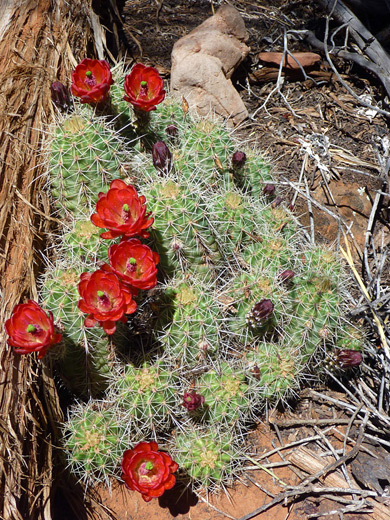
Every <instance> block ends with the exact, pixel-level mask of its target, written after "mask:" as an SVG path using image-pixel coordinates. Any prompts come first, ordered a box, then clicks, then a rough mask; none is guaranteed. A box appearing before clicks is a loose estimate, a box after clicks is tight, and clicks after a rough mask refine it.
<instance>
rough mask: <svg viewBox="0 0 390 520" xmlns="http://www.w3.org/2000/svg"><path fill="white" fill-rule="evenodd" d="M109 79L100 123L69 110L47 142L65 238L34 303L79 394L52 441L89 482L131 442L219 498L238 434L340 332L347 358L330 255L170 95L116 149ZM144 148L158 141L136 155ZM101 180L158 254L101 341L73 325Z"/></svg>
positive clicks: (101, 253)
mask: <svg viewBox="0 0 390 520" xmlns="http://www.w3.org/2000/svg"><path fill="white" fill-rule="evenodd" d="M114 72H115V71H114ZM116 72H117V74H116V75H117V77H118V78H120V77H121V74H120V71H119V69H117V70H116ZM120 85H121V83H120V79H118V80H117V82H116V83H115V86H113V88H112V91H111V93H112V95H111V107H112V109H113V113H114V114H115V115H116V118H114V120H113V121H111V122H110V121H109V120H108V119H107V118H103V117H97V116H96V115H95V114H94V112H93V111H92V110H91V109H90V108H86V107H77V106H76V109H75V112H74V113H72V114H68V115H67V116H66V117H64V118H63V119H62V120H61V121H59V122H58V125H57V127H56V129H55V130H54V131H53V135H52V139H51V140H50V144H49V146H48V148H49V160H48V163H49V180H50V185H51V189H52V193H53V199H54V200H55V201H58V203H56V204H57V210H58V212H59V213H60V214H61V215H63V216H64V217H65V223H66V228H64V231H63V233H62V236H61V237H60V243H59V244H58V250H59V256H60V257H61V258H59V260H58V263H57V264H56V265H54V266H53V267H52V268H48V269H47V271H46V274H45V276H44V278H43V280H42V284H41V286H42V288H41V300H42V302H43V304H44V306H45V307H46V308H47V309H50V310H51V311H52V312H53V314H54V317H55V319H56V323H57V325H59V326H60V327H61V329H62V331H63V335H64V337H65V349H64V350H65V352H64V353H63V354H62V357H61V358H60V359H59V360H58V370H59V371H60V372H61V373H62V376H63V379H64V381H65V382H69V384H70V385H71V389H72V390H73V391H74V392H75V393H78V394H79V396H82V397H85V396H88V397H89V398H90V399H89V400H88V402H87V403H82V402H81V401H80V402H79V403H78V404H77V405H75V406H74V407H73V408H71V409H70V411H69V419H68V421H67V423H66V424H65V425H64V435H65V442H64V447H65V450H66V453H67V455H68V460H69V465H70V467H71V468H72V470H73V471H74V472H75V473H76V474H77V475H78V476H79V477H80V479H81V480H83V481H85V482H87V483H89V482H93V481H94V480H107V479H108V478H110V477H111V476H113V475H116V476H119V473H118V471H119V464H120V451H121V450H123V449H126V447H127V448H128V447H130V446H132V445H133V444H134V440H135V439H138V440H148V439H153V440H157V441H158V442H159V443H163V444H164V445H165V446H168V447H169V450H170V453H171V454H172V456H173V457H174V458H175V460H176V461H177V463H178V464H179V467H180V471H181V472H182V474H185V475H187V477H188V478H189V479H190V480H191V481H192V482H193V485H194V487H195V488H199V487H207V488H212V489H214V488H219V487H220V486H223V485H225V484H227V483H229V482H230V480H231V478H232V475H233V474H234V473H235V472H236V471H237V468H238V467H239V465H240V462H241V461H242V459H243V454H242V437H241V436H242V434H243V433H245V431H246V429H247V428H248V427H249V426H250V425H251V424H253V422H254V420H255V419H256V418H258V417H259V414H261V412H262V410H263V409H264V405H265V403H266V401H267V400H269V401H272V402H277V401H280V400H286V399H287V398H288V396H290V395H292V394H293V393H294V391H295V390H297V389H298V388H299V384H300V381H301V380H302V379H303V377H304V375H305V374H308V373H310V367H311V366H312V365H313V360H314V363H315V364H316V363H318V362H320V360H321V358H323V357H324V353H325V352H326V350H329V349H332V348H334V347H335V346H336V345H337V346H338V347H339V348H345V345H346V344H347V343H348V341H349V339H348V338H349V337H351V338H352V339H351V342H353V348H354V349H359V348H361V346H362V339H361V336H359V333H358V331H357V330H355V329H354V330H353V331H352V332H351V333H349V332H348V331H347V328H346V323H345V321H344V319H343V318H342V315H343V299H344V297H343V294H344V292H343V291H344V289H345V285H346V276H345V274H344V271H343V268H342V264H341V262H340V260H339V259H338V258H337V256H336V255H335V254H334V253H333V252H332V251H330V250H328V249H326V248H322V247H315V248H314V247H312V246H310V245H309V244H308V243H307V242H306V240H305V238H304V235H303V233H302V232H301V231H300V229H299V225H298V223H297V221H296V219H295V217H294V215H293V213H292V212H291V210H290V209H289V208H288V204H287V203H286V202H285V201H284V200H282V197H281V196H276V195H277V194H276V193H275V183H274V182H273V180H272V177H271V173H270V166H269V165H268V164H267V163H266V161H265V160H264V158H263V157H262V156H261V154H260V153H259V152H258V151H257V150H249V149H247V148H245V146H243V145H242V143H240V142H239V141H238V140H237V138H236V137H235V135H234V134H233V133H232V131H231V130H229V129H228V128H227V127H226V126H225V125H224V124H223V123H221V122H220V121H218V120H214V119H213V118H209V119H206V118H200V117H198V116H197V115H195V114H193V113H192V112H191V111H187V109H183V106H182V104H181V102H178V101H176V100H174V99H173V98H171V97H167V99H166V100H165V101H164V102H163V103H162V104H160V105H159V106H158V108H157V110H156V111H155V112H153V113H152V114H151V116H150V122H149V126H148V129H147V132H146V133H145V134H144V135H143V136H142V137H141V138H140V140H139V141H138V142H136V141H134V140H130V139H128V136H129V135H130V134H131V133H132V132H133V133H135V131H136V128H135V126H134V121H135V119H136V117H135V115H134V113H133V111H132V109H130V108H129V107H128V105H127V104H126V103H125V102H123V100H122V97H121V96H120V95H119V93H118V92H119V91H118V88H119V87H120ZM119 123H120V125H122V128H121V127H118V124H119ZM115 125H116V128H115ZM120 125H119V126H120ZM153 140H154V141H155V142H156V141H159V142H160V143H161V141H164V142H165V144H164V143H163V144H160V145H159V147H158V148H155V149H153V153H151V151H150V148H151V143H152V142H153ZM164 146H165V148H167V149H168V151H169V153H168V152H167V151H166V149H165V148H164ZM237 150H241V152H240V153H239V154H237ZM130 171H131V175H130ZM117 178H122V179H124V180H125V181H126V182H127V183H128V184H132V185H134V186H135V187H136V189H137V191H138V192H139V193H140V194H142V196H144V197H145V198H146V205H147V210H148V211H151V212H152V215H153V218H154V223H153V226H152V227H151V228H150V229H148V234H149V235H150V236H148V237H147V235H145V237H146V238H145V237H143V242H144V243H145V244H147V245H148V246H150V248H151V249H152V250H153V251H156V252H157V253H158V255H159V258H160V262H159V265H158V269H159V274H158V280H159V281H158V284H157V286H156V287H155V288H154V289H152V290H150V291H142V290H140V291H137V293H136V294H135V296H134V298H135V299H136V301H137V305H138V309H137V312H136V313H135V314H132V315H130V316H129V321H128V324H127V325H126V326H125V325H123V324H122V326H121V328H120V330H118V331H117V333H115V334H114V335H112V336H111V337H110V339H109V340H108V339H107V337H106V336H105V334H104V332H103V331H102V329H100V328H98V327H95V328H86V327H85V326H84V317H85V315H84V314H83V313H81V312H80V311H79V309H78V306H77V303H78V300H79V295H78V291H77V285H78V280H79V276H80V274H81V273H83V272H86V271H88V270H89V271H90V270H91V269H93V268H95V269H96V268H99V266H100V265H101V264H102V263H104V262H107V254H108V248H109V246H111V245H112V244H114V243H119V240H120V238H117V239H114V240H104V239H102V238H100V232H101V230H100V229H98V228H96V227H95V226H93V224H92V223H91V222H90V220H89V219H90V216H91V214H92V213H93V212H94V210H95V206H96V201H97V197H98V194H99V192H107V190H108V188H109V184H110V181H112V180H113V179H117ZM133 260H134V259H133ZM142 324H143V325H142ZM184 395H186V396H188V397H187V400H188V403H189V404H188V403H186V402H185V401H184V404H188V406H184V405H183V396H184ZM197 395H198V396H200V397H199V398H196V396H197ZM240 443H241V447H240Z"/></svg>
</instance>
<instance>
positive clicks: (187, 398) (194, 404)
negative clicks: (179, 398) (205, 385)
mask: <svg viewBox="0 0 390 520" xmlns="http://www.w3.org/2000/svg"><path fill="white" fill-rule="evenodd" d="M203 404H204V397H203V395H200V394H197V393H196V392H195V390H192V391H191V392H185V394H184V397H183V402H182V405H183V406H184V408H187V410H188V411H189V412H193V411H194V410H197V409H198V408H200V407H201V406H203Z"/></svg>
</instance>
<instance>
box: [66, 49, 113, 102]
mask: <svg viewBox="0 0 390 520" xmlns="http://www.w3.org/2000/svg"><path fill="white" fill-rule="evenodd" d="M113 83H114V81H113V79H112V74H111V70H110V66H109V64H108V63H107V62H106V60H91V59H89V58H85V59H84V60H82V61H81V62H80V63H79V64H78V65H77V67H76V68H75V70H74V71H73V72H72V93H73V95H74V96H76V97H79V98H80V101H81V103H90V104H92V105H95V104H97V103H101V102H102V101H105V100H106V99H107V97H108V93H109V90H110V86H111V85H112V84H113Z"/></svg>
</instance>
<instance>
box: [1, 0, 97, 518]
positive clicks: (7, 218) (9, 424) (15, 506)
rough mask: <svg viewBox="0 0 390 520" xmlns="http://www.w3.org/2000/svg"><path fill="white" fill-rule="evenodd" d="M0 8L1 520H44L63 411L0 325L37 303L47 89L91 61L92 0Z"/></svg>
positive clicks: (45, 207)
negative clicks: (78, 64)
mask: <svg viewBox="0 0 390 520" xmlns="http://www.w3.org/2000/svg"><path fill="white" fill-rule="evenodd" d="M0 4H1V12H2V18H1V21H0V107H1V109H0V273H1V278H0V290H1V296H2V306H1V308H0V323H1V327H0V366H1V370H0V518H6V519H7V520H23V519H26V518H28V519H29V520H35V519H38V518H39V519H50V518H52V502H53V494H54V488H53V485H52V484H53V480H54V478H55V474H54V472H55V471H56V467H57V466H58V464H56V463H55V462H53V458H55V457H57V454H56V450H55V448H54V445H55V444H56V443H57V439H56V432H57V424H58V421H60V420H61V419H62V412H61V408H60V406H59V400H58V396H57V391H56V388H55V385H54V383H53V377H52V373H51V368H50V365H49V362H48V361H46V360H45V359H44V360H43V362H42V363H39V364H38V365H37V364H36V363H35V361H34V359H33V357H30V356H18V355H15V354H14V352H13V351H12V349H11V348H10V347H9V346H8V345H7V343H6V337H5V333H4V322H5V320H6V319H8V318H9V317H10V315H11V312H12V309H13V308H14V307H15V305H17V304H18V303H22V302H25V301H26V300H27V299H29V298H31V299H35V300H36V299H37V290H36V285H35V279H36V276H37V274H38V273H39V270H40V269H41V266H42V254H41V253H42V251H44V248H45V243H46V237H47V233H48V231H49V229H50V226H52V225H53V224H52V223H51V220H50V218H49V215H50V203H49V198H48V195H47V193H46V192H45V190H44V184H45V179H44V165H43V164H42V163H43V159H42V156H41V147H42V141H43V137H44V131H45V129H47V124H48V123H49V122H50V121H51V119H52V117H53V108H52V106H51V97H50V84H51V82H52V81H55V80H59V81H62V82H63V83H64V84H67V85H68V86H69V80H68V78H70V72H71V70H72V68H73V67H74V64H75V59H82V58H83V57H85V56H86V55H87V51H89V53H90V54H94V47H93V45H91V42H93V41H94V38H93V34H92V29H91V25H92V22H91V20H92V19H93V16H94V15H93V13H92V11H91V4H92V0H87V1H85V0H73V1H72V2H67V1H66V0H55V1H50V0H39V1H37V0H27V1H23V2H21V1H19V0H9V1H8V2H5V4H6V5H4V2H0ZM94 23H95V24H96V19H95V21H94ZM89 47H90V48H89ZM92 57H93V56H92ZM34 208H36V209H37V210H36V211H35V209H34ZM42 215H44V216H42ZM45 215H47V216H48V218H45Z"/></svg>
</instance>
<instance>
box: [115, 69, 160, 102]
mask: <svg viewBox="0 0 390 520" xmlns="http://www.w3.org/2000/svg"><path fill="white" fill-rule="evenodd" d="M124 88H125V93H126V95H125V96H124V97H123V99H124V100H125V101H127V102H128V103H131V104H132V105H134V106H135V107H136V108H138V109H139V110H143V111H144V112H150V111H151V110H156V105H158V104H159V103H161V102H162V101H163V100H164V98H165V90H164V82H163V80H162V78H161V76H160V74H159V73H158V70H157V69H155V68H154V67H146V66H145V65H143V64H142V63H137V64H136V65H134V67H133V68H132V69H131V71H130V74H128V75H127V76H126V77H125V85H124Z"/></svg>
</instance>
